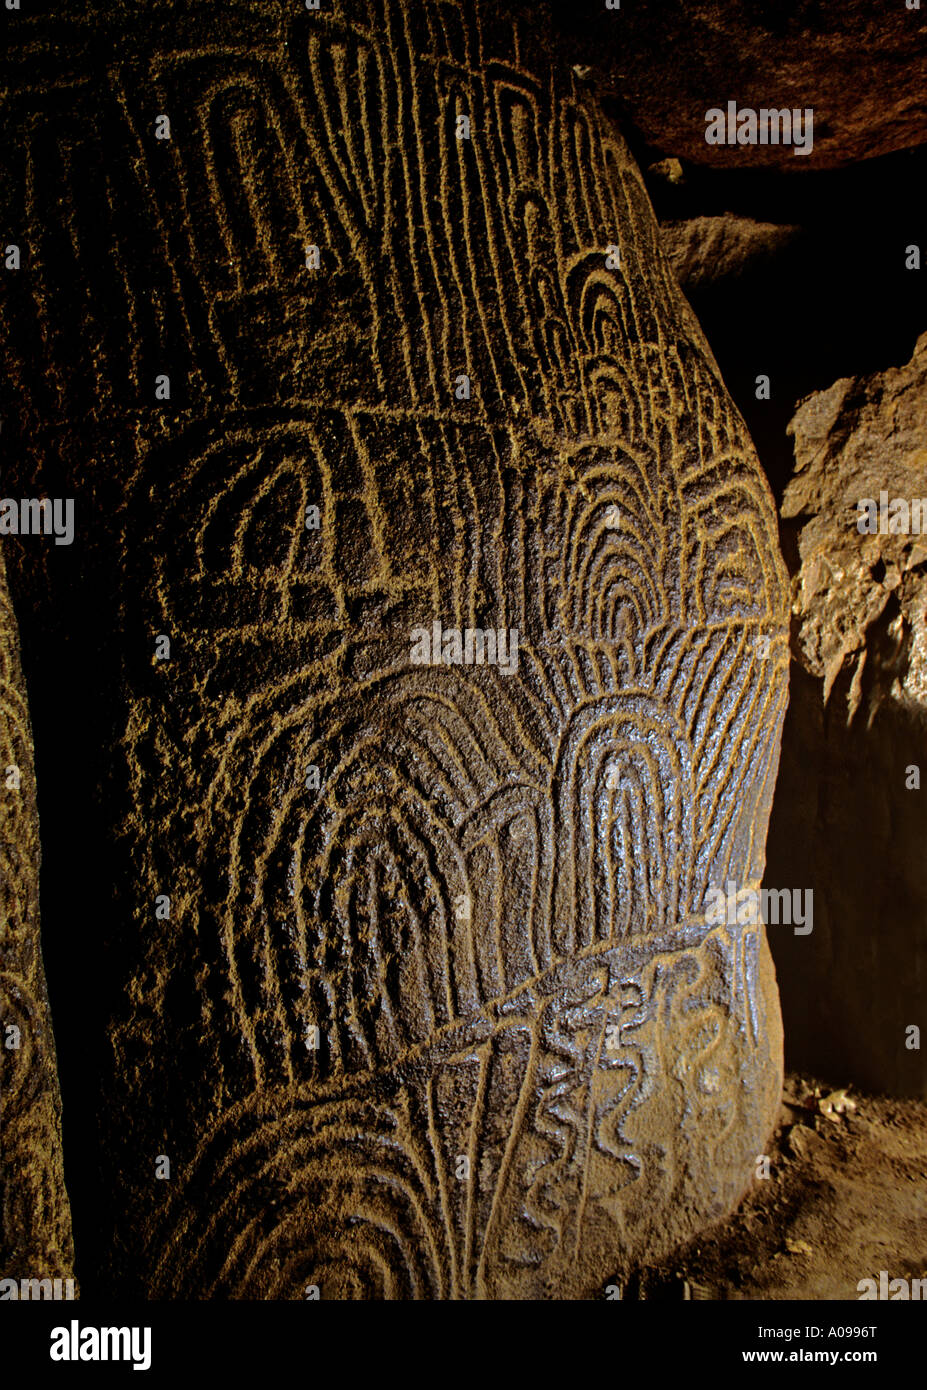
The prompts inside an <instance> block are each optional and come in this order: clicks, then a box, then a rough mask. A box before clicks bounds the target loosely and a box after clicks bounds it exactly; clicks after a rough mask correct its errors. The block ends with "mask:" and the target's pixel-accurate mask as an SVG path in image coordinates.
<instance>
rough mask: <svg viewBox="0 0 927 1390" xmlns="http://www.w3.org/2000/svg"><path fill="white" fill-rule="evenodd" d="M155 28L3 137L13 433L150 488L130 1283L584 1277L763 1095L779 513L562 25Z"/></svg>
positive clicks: (139, 29) (123, 38) (444, 1283)
mask: <svg viewBox="0 0 927 1390" xmlns="http://www.w3.org/2000/svg"><path fill="white" fill-rule="evenodd" d="M171 13H172V25H171V29H170V32H165V31H164V29H163V27H161V26H155V27H152V28H148V27H146V21H145V19H144V17H143V16H140V14H139V12H138V10H137V7H135V6H132V7H131V11H128V10H127V11H126V12H125V13H123V11H122V10H119V9H117V10H115V11H113V12H110V11H109V10H108V11H107V18H106V19H105V20H104V19H102V18H100V17H99V14H98V15H97V18H96V19H95V21H94V23H95V24H96V25H97V26H98V27H97V29H96V30H94V29H93V28H92V27H91V29H90V30H89V31H88V32H89V34H90V37H89V38H86V41H87V43H88V44H89V43H91V40H92V37H93V34H94V33H96V34H99V32H100V30H101V29H103V28H104V27H105V26H109V28H108V29H107V38H106V43H105V44H103V45H102V48H101V53H102V58H101V61H100V62H99V63H98V65H97V70H98V71H100V72H101V73H103V74H104V77H103V78H101V79H100V81H99V83H98V85H97V86H91V88H90V89H89V90H83V89H82V90H81V91H80V92H79V93H77V94H74V95H73V96H72V97H69V98H67V99H64V98H62V99H60V100H59V101H58V102H57V103H56V104H52V105H49V104H48V103H45V102H39V104H38V109H37V107H36V101H37V98H36V95H35V79H34V75H33V74H34V70H35V68H34V63H35V50H36V48H37V47H38V43H36V44H34V45H33V49H32V50H31V52H30V64H31V66H30V68H29V76H28V80H26V78H24V79H23V81H22V84H21V87H20V88H18V89H17V95H16V96H15V97H14V101H13V110H12V112H11V120H13V122H14V125H17V128H19V129H29V130H30V132H31V137H30V138H31V140H32V142H33V147H34V148H36V149H41V150H42V151H43V162H42V165H41V168H40V165H39V162H38V160H37V159H35V160H34V161H33V163H32V164H30V163H29V158H28V156H24V162H25V165H26V167H27V170H28V171H30V172H29V178H26V179H25V180H24V182H23V185H22V187H23V188H24V189H27V190H29V197H28V198H27V199H26V203H25V211H24V213H23V214H22V216H21V221H22V225H23V227H24V230H23V233H22V238H23V241H24V243H25V244H26V245H27V247H28V248H29V274H30V276H31V279H30V281H29V282H28V284H29V294H26V291H25V289H23V290H22V291H21V297H20V299H19V300H17V301H16V302H15V303H14V304H13V305H12V307H11V309H10V314H11V319H12V321H11V322H10V324H9V325H8V327H9V339H10V341H11V342H13V343H14V344H16V345H17V351H18V354H19V355H18V356H17V355H15V354H14V355H13V356H12V358H11V373H12V376H13V380H14V382H15V388H16V389H15V392H14V393H12V398H13V399H15V400H16V402H17V409H18V411H19V412H20V416H19V428H20V437H21V438H22V439H23V441H24V444H23V447H24V450H25V456H26V457H28V452H29V449H30V448H31V449H32V451H33V454H36V453H41V454H42V455H43V459H45V460H47V458H48V456H49V455H50V454H53V455H54V457H55V459H56V460H57V461H58V464H60V467H61V469H62V470H63V471H62V475H61V476H62V478H63V481H64V482H65V483H67V485H68V486H73V487H74V489H75V490H76V491H77V492H78V494H79V495H84V496H87V494H88V493H89V494H90V496H91V497H92V499H93V504H98V503H99V499H100V498H112V499H113V500H114V507H115V509H114V511H112V512H111V513H110V514H109V516H108V518H106V519H104V518H101V522H102V524H101V525H100V526H98V527H94V528H92V530H91V532H90V533H89V534H88V535H87V537H86V545H87V553H88V556H90V557H91V559H92V557H93V556H94V555H97V556H98V558H99V565H98V569H97V570H95V571H93V573H94V574H100V575H102V574H112V575H113V576H114V578H113V583H114V584H115V585H116V597H115V602H116V605H117V609H118V618H117V620H116V623H115V626H116V629H117V632H118V637H117V638H116V640H115V641H113V640H111V641H110V643H109V645H108V646H107V645H106V644H101V651H100V656H99V662H100V665H99V667H98V668H97V672H96V680H97V681H98V683H101V684H103V685H105V686H108V685H109V684H110V683H111V682H113V681H116V680H118V683H119V689H120V700H119V702H117V703H116V705H115V707H114V708H115V713H114V720H115V721H116V722H115V726H114V728H113V730H112V735H111V737H110V738H109V739H108V740H106V749H105V754H106V758H107V759H108V769H109V771H108V773H107V795H108V797H109V803H108V804H109V805H110V807H111V816H112V826H113V833H114V837H115V838H114V851H113V864H114V869H113V881H114V885H115V892H116V895H117V896H116V906H115V910H114V913H113V915H112V918H111V919H110V920H111V927H110V931H111V933H112V941H111V943H110V945H111V949H110V950H109V952H108V954H107V959H108V960H109V961H110V962H111V968H116V966H114V965H112V963H113V962H115V963H117V965H118V969H119V971H121V975H122V978H121V985H120V989H119V994H118V1000H117V1003H116V1006H115V1010H114V1017H113V1022H112V1028H111V1035H110V1036H111V1045H112V1058H113V1061H112V1067H111V1071H110V1074H109V1075H108V1077H107V1078H106V1083H105V1087H104V1100H103V1103H102V1105H101V1117H102V1126H103V1133H104V1148H103V1154H102V1158H103V1163H104V1164H105V1165H106V1170H107V1172H108V1174H109V1181H110V1186H111V1188H112V1190H113V1192H114V1193H115V1195H116V1201H117V1205H118V1206H119V1207H120V1208H121V1214H120V1217H119V1220H118V1223H117V1231H116V1234H115V1238H114V1242H113V1247H112V1251H111V1252H110V1265H109V1268H110V1272H111V1276H112V1277H113V1278H114V1279H116V1280H118V1281H119V1284H120V1287H127V1286H128V1284H129V1282H131V1281H132V1280H133V1279H136V1280H139V1281H140V1282H141V1285H142V1287H143V1289H144V1290H145V1291H146V1292H148V1293H150V1294H151V1295H154V1296H159V1297H213V1296H215V1297H267V1298H303V1297H304V1296H305V1291H306V1289H307V1288H313V1287H314V1288H317V1289H318V1291H319V1292H320V1295H321V1297H323V1298H329V1297H350V1298H363V1297H376V1296H379V1295H392V1296H415V1297H432V1298H449V1297H465V1298H466V1297H484V1296H498V1297H516V1296H522V1295H525V1296H528V1295H536V1296H545V1295H546V1296H562V1297H580V1296H587V1295H593V1294H595V1293H596V1292H598V1291H600V1290H601V1288H602V1285H603V1283H604V1281H605V1280H606V1279H607V1278H609V1277H611V1276H613V1275H614V1274H615V1273H616V1272H617V1271H620V1270H622V1269H627V1268H628V1267H629V1266H630V1265H632V1264H633V1263H634V1262H636V1261H639V1260H640V1259H642V1258H644V1257H645V1256H647V1255H649V1254H650V1253H652V1252H654V1251H656V1250H659V1249H665V1248H667V1247H668V1246H670V1245H671V1244H672V1243H673V1242H674V1241H675V1240H677V1239H679V1238H681V1237H684V1236H686V1235H687V1234H689V1233H690V1232H692V1231H693V1230H695V1229H697V1228H698V1227H699V1225H700V1224H701V1223H703V1222H704V1221H706V1220H708V1219H710V1218H712V1217H713V1216H715V1215H717V1214H719V1213H721V1212H723V1211H724V1210H726V1209H727V1208H729V1207H730V1206H731V1205H732V1204H733V1203H735V1202H736V1201H737V1200H738V1198H739V1196H740V1195H741V1193H742V1192H743V1191H744V1189H745V1187H746V1185H747V1184H748V1182H749V1181H750V1179H751V1177H752V1174H753V1172H754V1166H755V1159H756V1155H757V1154H758V1153H761V1152H762V1151H763V1146H764V1143H765V1140H766V1137H767V1135H768V1132H769V1130H770V1128H771V1126H772V1123H773V1121H774V1118H775V1115H776V1113H777V1105H778V1094H779V1081H780V1061H781V1058H780V1051H781V1037H780V1028H779V1017H778V1005H777V999H776V991H775V983H774V978H773V973H772V969H771V962H770V957H769V954H768V950H767V946H766V944H765V940H764V937H763V931H762V927H757V926H756V925H749V924H748V925H739V924H737V923H722V924H713V923H711V922H709V921H707V920H706V899H707V895H708V890H709V889H710V888H712V887H717V888H724V887H725V886H726V885H727V883H729V882H730V881H734V882H736V883H737V885H738V886H740V885H747V884H757V883H758V882H759V879H760V877H761V875H762V871H763V847H764V839H765V831H766V823H767V818H768V814H769V807H770V801H771V796H772V788H773V782H774V778H775V771H776V764H777V756H778V739H779V731H780V725H781V720H782V716H783V711H784V708H785V701H786V676H787V638H786V630H787V614H788V608H787V598H788V594H787V583H786V576H785V572H784V569H783V567H782V563H781V560H780V557H779V554H778V549H777V537H776V518H775V513H774V508H773V506H772V503H771V499H770V495H769V492H768V489H767V487H766V484H765V481H764V479H763V477H762V474H761V471H760V469H759V467H758V465H757V463H756V460H755V457H754V454H753V450H752V447H751V445H750V442H749V439H748V438H747V435H746V431H745V429H744V427H743V424H742V422H741V420H740V418H739V417H738V415H737V414H736V412H735V411H734V409H733V408H732V406H731V404H730V402H729V400H728V398H727V396H726V393H725V390H724V387H723V384H722V382H721V380H720V378H719V375H718V372H717V368H716V366H715V364H714V362H713V359H712V357H711V354H710V353H709V351H708V349H707V347H706V345H705V343H704V341H703V339H702V337H701V334H700V332H699V330H698V327H697V325H696V323H695V321H694V319H693V317H692V315H691V313H690V311H689V309H688V307H687V305H686V303H685V301H684V299H683V298H682V296H681V294H680V292H679V290H678V288H677V287H676V285H675V283H674V281H673V278H672V276H671V274H670V273H669V271H668V268H667V265H666V262H665V260H664V257H663V254H662V252H661V248H660V244H659V237H658V232H657V228H656V226H655V223H654V220H653V216H652V213H651V210H650V207H649V204H648V201H647V198H646V195H645V192H644V189H643V186H642V183H641V179H640V176H639V174H638V172H637V170H636V168H635V167H634V165H633V163H632V161H631V159H630V157H629V155H628V152H627V150H626V148H625V146H624V144H623V142H622V140H621V138H620V137H619V136H618V135H617V134H616V132H615V130H614V128H613V127H612V126H611V125H610V124H609V122H608V121H607V120H606V118H605V116H604V115H603V113H602V111H601V110H600V109H599V107H598V105H597V103H596V98H595V97H594V95H593V94H592V92H591V91H590V89H589V88H588V87H587V86H585V85H584V84H582V82H581V81H580V80H579V79H578V78H577V77H576V76H575V74H573V73H572V72H571V71H570V68H569V67H568V66H567V65H565V64H564V63H563V62H562V61H561V59H560V58H559V56H558V54H557V49H556V43H555V42H554V41H553V39H552V37H551V34H550V32H548V31H547V30H546V28H545V25H544V21H543V19H542V18H541V17H540V16H539V15H538V13H536V12H535V9H534V7H525V9H524V10H523V11H518V10H514V11H513V10H508V9H504V8H503V7H500V6H497V5H488V4H483V3H468V4H466V5H461V6H459V7H458V6H456V5H450V4H440V5H439V4H437V3H415V4H413V3H405V0H403V3H400V2H399V0H396V3H391V4H389V5H385V6H382V7H381V6H379V5H373V4H370V5H364V4H360V3H353V4H350V5H348V4H345V5H342V6H339V7H338V9H337V10H328V9H323V10H322V11H319V12H316V13H307V12H305V11H301V10H300V9H299V8H298V7H293V8H291V9H288V10H286V11H285V12H284V11H283V10H281V11H279V12H277V11H275V12H274V18H272V19H268V17H267V13H266V8H265V7H264V6H257V5H254V6H249V5H243V4H242V5H230V6H228V7H224V9H223V13H222V14H218V15H217V14H216V13H215V12H214V11H213V10H212V9H209V10H206V9H205V8H197V7H196V6H190V7H184V6H179V5H178V6H174V7H173V9H172V12H171ZM205 15H208V17H209V23H208V32H207V29H206V28H204V25H205V23H206V21H205V19H204V16H205ZM120 26H122V27H120ZM85 37H86V36H85ZM114 55H116V56H114ZM75 61H76V60H75ZM69 102H70V103H71V104H70V105H68V103H69ZM62 105H64V106H65V107H66V108H67V109H68V111H69V119H68V121H67V125H66V127H63V126H62V124H61V108H62ZM104 116H105V121H104ZM162 117H167V118H168V119H169V122H170V140H167V139H166V138H165V139H162V140H160V141H159V139H158V135H157V130H158V129H159V128H160V129H161V131H162V135H163V133H164V130H165V127H164V126H163V121H162V122H161V124H160V126H159V124H158V122H159V118H162ZM17 123H18V124H17ZM49 146H50V147H51V148H53V149H55V150H56V151H57V152H58V163H57V165H56V166H55V167H56V168H57V177H56V179H55V180H54V182H51V181H50V180H48V179H47V178H46V176H45V173H44V170H45V169H46V168H47V167H48V166H47V165H46V164H45V162H44V156H45V155H47V152H48V147H49ZM91 149H92V150H93V159H92V160H88V161H85V160H84V155H85V154H86V153H88V152H89V150H91ZM101 152H102V153H101ZM84 162H89V163H90V164H91V165H92V168H93V169H98V168H99V169H101V170H102V171H103V173H102V175H101V177H100V178H99V179H97V180H96V182H95V183H91V185H89V186H88V187H87V188H86V191H85V192H84V193H82V194H81V196H80V197H76V196H75V194H74V192H73V189H74V187H75V183H74V179H75V178H76V175H75V170H76V168H77V166H78V165H82V164H83V163H84ZM24 196H25V195H24ZM59 229H60V230H59ZM65 229H66V233H65ZM88 238H90V239H93V238H95V240H91V241H87V240H85V239H88ZM90 244H92V245H93V248H94V249H93V253H92V255H91V254H87V253H84V252H82V253H81V254H80V256H79V258H78V260H77V261H76V262H73V263H72V262H71V261H69V260H68V261H67V262H66V264H67V266H68V277H67V280H66V281H63V280H62V271H61V264H62V262H61V260H59V258H66V257H68V256H69V255H70V251H69V249H68V248H69V247H71V246H74V245H76V246H78V247H82V246H84V245H90ZM72 277H73V278H72ZM75 280H76V284H75ZM36 304H40V305H42V306H44V307H43V314H44V316H45V317H44V318H43V319H42V322H46V321H54V324H55V332H54V334H46V335H45V336H44V337H43V336H42V329H41V324H40V322H39V321H38V320H37V317H36V314H37V310H36V307H35V306H36ZM114 305H122V306H123V311H122V312H120V313H117V312H114V307H113V306H114ZM49 315H50V316H51V318H50V319H49ZM81 343H83V344H84V345H85V350H84V351H83V352H80V351H78V350H77V349H78V347H79V345H80V344H81ZM27 347H28V348H30V349H34V351H35V352H38V353H39V354H40V357H39V360H40V361H41V362H43V363H44V366H43V370H42V372H41V373H40V372H39V371H38V370H37V367H36V360H35V358H34V357H27V356H26V349H27ZM41 354H44V357H42V356H41ZM156 377H160V378H161V381H160V383H159V384H158V392H159V394H156V383H155V378H156ZM165 377H167V378H169V382H168V383H165V381H164V378H165ZM49 383H55V387H56V389H60V392H61V394H60V396H58V397H56V396H55V395H54V394H53V391H52V390H51V389H50V386H49ZM59 383H60V386H59ZM167 388H169V390H170V393H171V394H170V397H169V398H168V397H166V394H165V391H166V389H167ZM51 410H62V411H64V410H66V411H67V412H68V413H67V419H68V423H69V429H68V431H67V432H65V431H63V430H59V431H57V432H55V433H52V431H51V430H50V429H49V428H48V423H47V422H48V418H49V411H51ZM127 422H128V423H127ZM114 441H115V442H114ZM78 442H79V444H78ZM56 466H57V465H56ZM89 505H91V504H90V503H89V502H88V506H89ZM316 508H317V509H318V511H317V512H316V511H315V510H314V509H316ZM107 520H108V522H109V525H107ZM101 555H102V558H100V556H101ZM107 557H108V558H107ZM91 559H88V566H90V565H91ZM107 564H110V568H109V569H107ZM87 572H88V574H89V573H91V569H90V568H88V571H87ZM93 583H95V584H98V592H97V597H98V598H101V599H102V601H103V602H104V605H105V602H106V600H107V597H108V595H107V594H106V593H105V592H102V591H103V590H104V583H103V581H102V580H97V579H94V580H93ZM62 598H64V596H62ZM84 602H86V599H84ZM435 625H438V634H439V645H438V649H437V650H436V649H435V645H434V633H435ZM476 631H478V632H479V633H480V635H481V636H480V641H481V642H482V644H483V646H482V652H483V654H484V655H486V654H487V652H488V650H489V648H488V642H487V639H486V633H491V634H492V636H493V638H494V639H495V640H496V642H497V650H496V652H495V656H496V658H497V659H496V661H495V664H493V662H492V661H491V660H486V661H484V662H483V663H482V664H477V663H476V662H473V663H472V664H467V663H466V662H464V661H461V660H459V658H460V657H461V656H466V653H467V645H466V643H467V633H468V632H469V633H470V638H471V655H475V651H476V641H475V639H474V637H473V633H474V632H476ZM500 634H501V636H502V638H503V639H504V645H505V651H504V653H503V652H502V642H501V641H499V635H500ZM458 642H459V645H458ZM429 656H438V657H441V658H443V659H442V660H440V662H439V663H438V664H426V659H427V658H428V657H429ZM503 656H504V659H502V658H503ZM107 661H108V662H109V663H110V667H109V668H107V665H106V663H107Z"/></svg>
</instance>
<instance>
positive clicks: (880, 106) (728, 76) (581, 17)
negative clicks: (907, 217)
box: [558, 0, 927, 173]
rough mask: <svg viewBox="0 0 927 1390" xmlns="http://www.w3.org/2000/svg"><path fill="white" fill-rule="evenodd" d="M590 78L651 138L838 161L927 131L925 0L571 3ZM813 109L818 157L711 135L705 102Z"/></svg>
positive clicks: (906, 142) (790, 160)
mask: <svg viewBox="0 0 927 1390" xmlns="http://www.w3.org/2000/svg"><path fill="white" fill-rule="evenodd" d="M558 23H560V24H561V26H562V27H563V28H564V30H565V31H566V35H565V36H567V37H568V39H569V41H570V48H569V51H570V55H571V57H573V58H574V60H576V61H577V62H578V63H581V64H583V65H588V66H590V67H591V68H592V72H591V74H590V80H593V81H600V82H602V83H603V84H605V85H607V86H608V88H609V89H610V90H611V91H613V92H614V94H615V96H616V97H617V99H618V101H619V102H620V103H621V106H622V108H623V110H624V111H625V112H626V113H627V115H628V117H629V118H630V120H631V121H632V122H633V123H634V125H635V126H636V127H637V129H638V130H639V131H640V132H641V134H642V135H643V136H644V138H645V139H646V140H647V141H649V143H650V144H651V145H654V146H656V147H657V148H658V149H660V150H661V151H663V152H664V153H665V154H667V155H676V156H679V157H681V158H683V159H688V160H691V161H692V162H693V163H697V164H706V165H713V166H717V167H723V168H754V167H757V166H765V167H767V168H769V167H778V168H780V169H782V170H783V171H786V172H788V173H795V172H803V171H805V170H808V169H826V168H836V167H838V166H840V165H844V164H851V163H853V162H854V161H856V160H859V159H872V158H874V157H875V156H877V155H883V154H889V153H891V151H893V150H903V149H909V148H910V147H912V146H914V145H919V144H922V143H923V142H924V140H925V139H927V9H925V8H923V7H919V8H918V9H909V8H908V7H907V6H906V5H905V4H904V3H903V2H902V0H899V3H898V4H896V5H873V4H871V3H870V0H841V3H840V4H833V5H821V4H819V3H817V0H770V3H769V4H765V5H757V4H746V3H744V0H634V3H633V4H632V3H625V4H622V5H621V7H620V8H619V9H615V10H608V9H606V8H605V6H604V4H598V3H595V0H592V3H588V4H585V5H583V4H580V5H576V6H563V7H562V9H561V10H560V12H559V14H558ZM729 101H734V102H736V103H737V106H738V109H741V110H742V109H744V108H749V109H752V110H754V111H759V110H761V109H763V108H764V107H765V108H767V109H776V110H781V109H783V108H788V109H789V110H793V109H798V110H801V111H804V109H805V108H807V107H810V108H812V109H813V111H814V145H813V149H812V151H811V154H810V155H807V156H804V155H801V156H798V157H796V156H795V152H794V148H793V147H791V146H789V145H786V144H766V145H761V144H752V145H751V144H721V145H716V144H708V143H706V140H705V131H706V128H707V127H706V120H705V113H706V111H708V110H710V109H711V108H715V107H717V108H721V109H725V110H726V108H727V103H728V102H729Z"/></svg>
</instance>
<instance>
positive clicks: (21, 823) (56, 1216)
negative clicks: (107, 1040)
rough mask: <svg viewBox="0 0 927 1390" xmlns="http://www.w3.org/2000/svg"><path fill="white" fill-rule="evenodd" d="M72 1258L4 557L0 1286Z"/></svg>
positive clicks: (0, 632)
mask: <svg viewBox="0 0 927 1390" xmlns="http://www.w3.org/2000/svg"><path fill="white" fill-rule="evenodd" d="M73 1258H74V1251H73V1245H72V1240H71V1217H70V1211H69V1208H68V1198H67V1193H66V1191H65V1186H64V1172H63V1169H62V1159H61V1100H60V1097H59V1094H58V1077H57V1071H56V1062H55V1042H54V1037H53V1035H52V1026H51V1020H50V1018H49V1011H48V998H47V995H46V991H45V972H44V968H43V964H42V949H41V942H40V939H39V830H38V817H37V814H36V802H35V770H34V767H33V761H32V736H31V733H30V729H29V713H28V709H27V707H26V698H25V689H24V685H23V677H22V670H21V667H20V659H19V635H18V633H17V630H16V620H15V618H14V616H13V610H12V608H11V606H10V601H9V595H8V593H7V587H6V567H5V563H4V559H3V555H2V553H0V1280H10V1279H12V1280H15V1281H16V1282H17V1284H20V1282H21V1281H22V1280H24V1279H51V1280H54V1279H65V1280H66V1279H70V1278H72V1277H73V1268H72V1265H73ZM9 1296H10V1295H9V1292H8V1290H7V1289H6V1288H4V1297H9Z"/></svg>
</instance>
